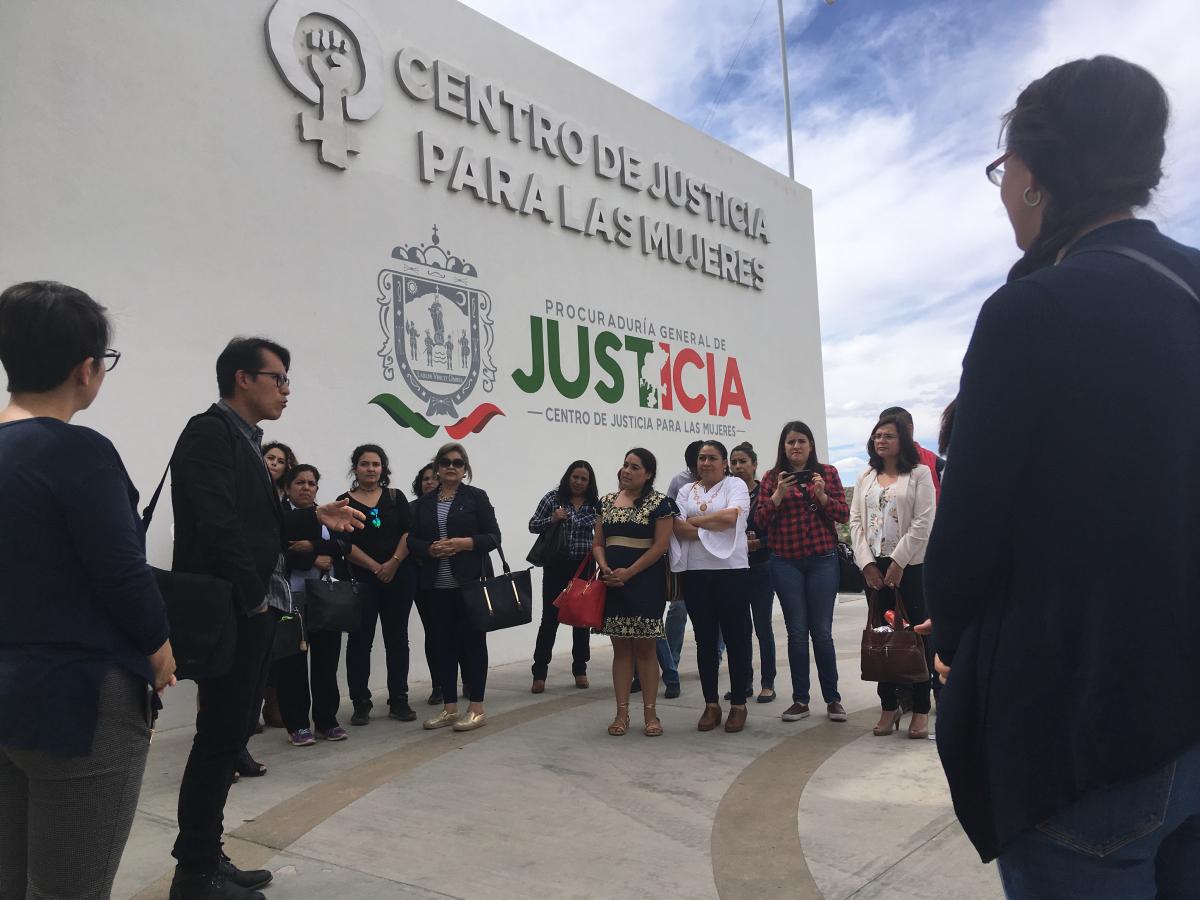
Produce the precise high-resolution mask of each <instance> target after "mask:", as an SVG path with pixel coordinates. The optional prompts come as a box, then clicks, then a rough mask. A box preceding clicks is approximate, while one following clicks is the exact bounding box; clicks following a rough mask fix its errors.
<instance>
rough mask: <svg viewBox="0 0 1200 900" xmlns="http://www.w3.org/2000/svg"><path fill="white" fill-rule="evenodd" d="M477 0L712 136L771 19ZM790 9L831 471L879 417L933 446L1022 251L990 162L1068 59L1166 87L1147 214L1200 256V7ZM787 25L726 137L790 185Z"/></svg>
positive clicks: (680, 5) (585, 2) (1155, 3)
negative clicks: (783, 79) (904, 425)
mask: <svg viewBox="0 0 1200 900" xmlns="http://www.w3.org/2000/svg"><path fill="white" fill-rule="evenodd" d="M470 5H471V6H473V7H475V8H476V9H478V10H480V11H481V12H483V13H485V14H487V15H489V16H492V17H493V18H496V19H497V20H499V21H500V22H502V23H503V24H505V25H507V26H508V27H510V28H513V29H514V30H517V31H519V32H520V33H522V34H524V35H526V36H527V37H529V38H531V39H532V40H534V41H536V42H538V43H540V44H543V45H544V46H546V47H548V48H549V49H551V50H553V51H555V52H557V53H559V54H561V55H562V56H565V57H566V58H568V59H571V60H572V61H574V62H576V63H579V64H580V65H582V66H584V67H586V68H588V69H590V70H592V71H594V72H596V73H597V74H598V75H600V76H601V77H604V78H607V79H608V80H610V81H613V82H615V83H616V84H618V85H620V86H621V87H623V88H625V89H626V90H629V91H631V92H632V93H634V94H637V95H638V96H640V97H642V98H643V99H646V100H648V101H649V102H652V103H655V104H656V105H659V106H661V107H662V108H664V109H665V110H666V111H668V112H670V113H672V114H674V115H677V116H679V117H681V118H683V119H685V120H687V121H691V122H693V123H695V124H697V125H699V124H701V123H702V122H703V120H704V119H705V116H706V115H707V113H708V110H709V109H710V107H711V105H712V103H713V100H714V95H715V93H716V91H717V87H718V85H719V83H720V81H721V79H722V77H723V76H724V74H725V71H726V70H727V69H728V68H729V66H730V62H731V60H732V59H733V56H734V54H735V53H737V51H738V48H739V46H740V44H741V42H742V40H743V38H744V37H745V36H746V33H747V32H746V29H747V26H748V25H749V24H750V20H751V18H752V17H753V15H754V9H755V6H756V5H755V4H753V3H749V4H747V3H744V2H735V0H709V2H705V3H685V2H683V0H659V2H652V3H646V2H633V0H604V2H601V0H575V2H573V3H571V4H563V3H561V2H558V0H470ZM767 5H768V6H773V4H767ZM787 7H788V10H789V13H790V15H791V16H792V18H791V20H790V22H789V34H790V35H791V37H792V47H791V53H790V60H789V61H790V65H791V70H792V90H793V104H794V116H793V117H794V125H795V134H794V140H795V148H796V172H797V178H798V179H799V180H800V181H802V182H804V183H805V184H807V185H808V186H810V187H811V188H812V189H813V192H814V204H815V208H814V214H815V219H816V222H815V226H816V237H817V266H818V281H819V290H820V302H821V322H822V332H823V339H824V341H823V343H824V362H825V389H826V414H827V419H828V429H829V442H830V450H831V456H832V457H833V458H839V457H840V458H842V462H844V463H846V465H847V466H850V467H852V461H853V460H854V459H857V458H858V457H857V456H855V454H858V455H861V454H862V453H863V446H864V444H865V441H866V437H867V434H868V432H869V430H870V428H871V426H872V425H873V424H874V421H875V418H874V417H875V415H876V413H878V412H879V410H880V409H882V408H884V407H886V406H892V405H902V406H905V407H907V408H908V409H909V410H910V411H911V412H912V413H913V416H914V418H915V419H916V422H917V435H918V438H919V439H923V443H925V444H926V445H930V446H931V445H933V444H934V443H935V441H934V437H935V435H936V430H937V422H938V417H939V415H940V413H941V410H942V408H943V407H944V405H945V404H946V403H947V402H948V401H949V400H950V399H951V398H952V397H953V396H954V395H955V393H956V391H957V383H958V375H959V370H960V364H961V360H962V355H963V352H964V350H965V349H966V344H967V340H968V338H969V336H970V333H971V329H972V327H973V324H974V318H975V315H976V313H977V311H978V309H979V306H980V305H981V304H982V302H983V301H984V300H985V299H986V298H987V296H988V295H989V294H990V293H991V292H992V291H993V290H995V288H996V287H998V286H999V285H1000V284H1001V283H1002V282H1003V279H1004V274H1005V272H1006V271H1007V269H1008V267H1009V265H1010V264H1011V263H1012V262H1013V261H1014V260H1015V259H1016V257H1017V254H1018V251H1017V249H1016V247H1015V245H1014V243H1013V238H1012V233H1011V231H1010V229H1009V227H1008V224H1007V221H1006V220H1005V216H1004V213H1003V210H1002V208H1001V206H1000V202H999V195H998V192H997V190H996V189H995V188H994V187H993V186H992V185H990V184H989V183H988V182H987V181H986V180H985V179H984V177H983V167H984V165H985V164H986V163H988V162H990V161H991V159H992V158H994V156H995V155H998V154H997V151H996V150H995V146H996V141H997V137H998V135H999V125H1000V116H1001V114H1002V113H1003V112H1004V111H1005V110H1007V109H1008V108H1009V107H1010V106H1011V105H1012V103H1013V101H1014V100H1015V99H1016V96H1017V94H1018V93H1019V91H1020V89H1021V88H1022V87H1024V85H1025V84H1027V83H1028V82H1029V81H1031V80H1033V79H1034V78H1036V77H1038V76H1040V75H1042V74H1043V73H1044V72H1046V71H1047V70H1048V69H1050V68H1051V67H1052V66H1054V65H1057V64H1058V63H1060V62H1063V61H1066V60H1069V59H1074V58H1078V57H1081V56H1094V55H1096V54H1100V53H1111V54H1114V55H1118V56H1122V57H1125V58H1127V59H1130V60H1133V61H1135V62H1139V63H1141V64H1143V65H1145V66H1146V67H1147V68H1149V69H1150V70H1151V71H1152V72H1154V73H1155V74H1156V75H1157V76H1158V77H1159V78H1160V80H1162V82H1163V83H1164V85H1165V86H1166V88H1167V90H1168V92H1169V94H1170V95H1171V100H1172V104H1173V121H1172V128H1171V132H1170V133H1169V135H1168V157H1167V164H1166V177H1165V179H1164V183H1163V187H1162V189H1161V192H1160V196H1159V197H1158V198H1157V199H1156V201H1155V203H1154V204H1153V205H1152V207H1151V209H1150V210H1149V214H1150V215H1151V216H1152V217H1154V218H1155V219H1156V220H1158V222H1159V224H1160V226H1161V227H1163V229H1164V231H1167V232H1168V233H1171V234H1173V235H1174V236H1176V237H1178V238H1179V239H1181V240H1184V241H1186V242H1189V243H1192V244H1195V243H1200V215H1198V214H1197V204H1196V202H1195V200H1196V189H1195V187H1194V185H1196V184H1197V183H1200V91H1198V90H1197V79H1196V78H1195V74H1194V73H1195V59H1194V56H1195V54H1194V51H1193V50H1192V48H1191V43H1192V42H1191V41H1189V40H1186V39H1184V37H1183V36H1185V35H1188V34H1193V35H1194V34H1200V3H1180V2H1178V0H1142V2H1138V3H1129V2H1128V0H1050V2H1042V3H1041V4H1040V5H1038V4H1036V3H1035V4H1032V5H1031V8H1030V10H1029V11H1028V12H1024V13H1021V14H1019V15H1018V14H1014V15H998V16H982V17H981V16H980V15H979V12H980V10H981V7H980V6H979V5H977V4H960V3H954V2H950V0H943V2H931V3H923V4H912V5H900V4H886V5H884V4H881V5H879V6H877V7H871V8H867V7H863V6H858V7H854V6H853V5H852V4H850V3H845V4H838V5H835V6H833V7H827V6H825V5H824V4H819V3H813V2H807V3H803V4H801V3H798V2H796V0H791V2H789V3H787ZM989 8H990V7H989ZM864 9H867V12H866V13H863V12H862V11H863V10H864ZM773 13H774V10H773V9H764V11H763V14H762V15H761V16H760V18H759V21H758V22H757V23H756V26H755V28H754V31H753V33H752V34H751V35H750V38H749V40H748V41H747V42H746V46H745V50H744V51H743V53H742V55H741V57H740V58H739V59H738V62H737V65H736V66H735V67H734V72H733V75H732V76H731V77H730V79H729V82H728V84H727V85H726V87H725V91H724V94H723V96H722V98H721V102H720V104H719V105H718V106H717V107H716V109H715V112H714V114H713V116H712V119H711V121H710V123H709V127H708V130H709V131H710V132H711V133H712V134H713V135H714V136H716V137H719V138H720V139H722V140H725V141H727V142H728V143H730V144H731V145H733V146H734V147H736V148H738V149H739V150H741V151H743V152H745V153H747V154H749V155H750V156H753V157H754V158H756V159H758V160H760V161H762V162H764V163H766V164H767V165H770V166H773V167H774V168H776V169H778V170H780V171H785V172H786V170H787V161H786V149H785V146H786V145H785V138H784V135H783V133H782V120H783V116H782V110H781V105H782V103H781V92H780V88H779V69H778V66H779V60H778V44H777V37H776V32H775V16H774V14H773ZM818 15H819V16H825V17H829V18H827V19H825V20H823V21H822V22H820V23H818V24H819V25H820V26H821V30H820V33H821V34H822V35H824V37H822V39H821V40H819V41H818V40H815V39H810V38H807V37H806V36H805V35H803V34H802V32H803V31H804V28H805V26H807V25H808V24H809V23H810V22H811V21H812V20H813V19H814V18H815V17H816V16H818ZM830 26H832V27H830ZM797 36H799V38H798V39H797ZM854 474H855V475H856V474H857V472H854ZM843 476H844V477H846V478H847V479H848V480H852V478H850V474H849V473H848V472H843Z"/></svg>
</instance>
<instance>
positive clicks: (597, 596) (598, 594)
mask: <svg viewBox="0 0 1200 900" xmlns="http://www.w3.org/2000/svg"><path fill="white" fill-rule="evenodd" d="M587 564H588V557H586V556H585V557H584V558H583V559H582V560H580V562H579V568H578V569H576V570H575V577H574V578H572V579H571V581H570V583H569V584H567V586H566V587H565V588H563V592H562V593H561V594H559V595H558V599H557V600H555V601H554V605H555V606H556V607H558V624H560V625H571V626H574V627H575V628H599V627H600V626H601V625H603V624H604V598H605V595H606V594H607V593H608V589H607V588H606V587H605V585H604V582H603V581H601V580H600V570H599V568H597V570H596V572H595V574H593V575H592V577H591V578H581V577H580V576H581V575H582V574H583V568H584V566H586V565H587Z"/></svg>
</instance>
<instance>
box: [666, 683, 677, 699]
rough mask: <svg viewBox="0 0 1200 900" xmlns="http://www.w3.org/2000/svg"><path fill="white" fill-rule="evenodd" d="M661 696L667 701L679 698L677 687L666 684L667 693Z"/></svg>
mask: <svg viewBox="0 0 1200 900" xmlns="http://www.w3.org/2000/svg"><path fill="white" fill-rule="evenodd" d="M663 696H664V697H666V698H667V699H668V700H674V699H675V698H676V697H678V696H679V685H677V684H668V685H667V692H666V693H665V694H664V695H663Z"/></svg>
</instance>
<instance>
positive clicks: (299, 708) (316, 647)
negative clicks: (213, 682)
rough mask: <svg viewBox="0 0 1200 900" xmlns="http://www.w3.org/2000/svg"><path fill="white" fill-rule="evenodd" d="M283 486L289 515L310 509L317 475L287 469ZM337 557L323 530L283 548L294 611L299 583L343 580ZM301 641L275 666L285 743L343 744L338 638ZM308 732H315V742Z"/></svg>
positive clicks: (338, 550) (320, 634)
mask: <svg viewBox="0 0 1200 900" xmlns="http://www.w3.org/2000/svg"><path fill="white" fill-rule="evenodd" d="M283 483H284V489H285V490H286V491H287V499H288V504H289V505H290V506H291V508H292V509H311V508H312V507H315V506H316V505H317V490H318V488H319V486H320V483H321V473H320V472H319V471H317V467H316V466H312V465H308V464H307V463H299V464H297V465H294V466H292V468H291V469H289V470H288V473H287V474H286V475H285V476H284V478H283ZM343 555H344V551H343V549H342V546H341V544H339V543H338V541H337V540H336V539H335V538H334V537H333V535H331V534H330V533H329V529H327V528H325V526H323V525H322V526H321V537H320V538H319V539H314V540H302V541H292V542H291V543H290V544H289V546H288V550H287V552H286V553H285V554H284V558H285V560H286V562H287V567H288V581H289V586H290V587H291V589H292V597H293V599H294V601H295V602H294V604H293V605H294V606H296V607H298V608H303V602H304V591H305V582H307V581H308V580H309V579H315V578H322V577H324V576H326V575H328V574H330V573H332V572H334V571H337V573H338V577H339V578H348V577H349V575H350V573H349V572H348V571H347V569H346V564H345V561H344V559H343ZM304 636H305V639H306V643H307V648H306V649H304V650H301V652H300V653H293V654H292V655H290V656H285V657H283V658H282V659H280V660H277V661H276V663H275V666H276V667H277V671H278V674H277V683H278V688H277V690H278V694H279V711H280V714H281V715H282V716H283V724H284V727H285V728H286V729H287V733H288V742H289V743H290V744H291V745H292V746H293V747H308V746H311V745H312V744H314V743H316V739H317V738H318V737H319V738H321V739H323V740H326V741H335V742H336V741H344V740H346V738H347V737H349V735H347V734H346V729H344V728H343V727H342V726H341V725H339V724H338V720H337V712H338V707H339V706H340V705H341V702H342V695H341V692H340V690H339V689H338V681H337V670H338V661H339V660H340V659H341V656H342V633H341V632H340V631H315V630H313V629H312V628H306V629H305V631H304ZM310 668H311V682H310V677H309V670H310ZM310 684H311V689H310ZM310 712H311V714H312V719H311V721H310V719H309V713H310ZM310 726H312V727H310ZM313 727H315V728H316V735H315V736H314V735H313Z"/></svg>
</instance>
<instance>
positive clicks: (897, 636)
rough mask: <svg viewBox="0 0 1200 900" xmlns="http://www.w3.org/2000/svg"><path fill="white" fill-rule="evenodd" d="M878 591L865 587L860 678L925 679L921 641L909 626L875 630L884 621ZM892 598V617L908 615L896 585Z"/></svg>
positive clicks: (900, 619)
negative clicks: (893, 604)
mask: <svg viewBox="0 0 1200 900" xmlns="http://www.w3.org/2000/svg"><path fill="white" fill-rule="evenodd" d="M879 593H880V592H879V591H873V590H871V589H870V588H868V589H867V627H866V628H864V629H863V635H862V680H863V681H881V682H889V683H892V684H920V683H921V682H924V681H928V680H929V666H927V665H926V664H925V642H924V641H923V640H922V639H921V635H919V634H917V633H916V632H915V631H913V630H912V629H905V630H903V631H876V630H875V629H876V628H879V627H880V626H882V625H885V624H887V623H886V622H885V621H884V618H883V613H884V610H883V609H882V605H881V604H880V603H879V602H878V601H879ZM892 593H893V596H894V597H895V598H896V604H895V611H896V612H895V621H896V622H897V623H900V622H903V621H904V620H905V619H907V618H908V612H907V611H906V610H905V609H904V600H903V599H902V598H901V597H900V591H899V589H896V590H894V591H893V592H892Z"/></svg>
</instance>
